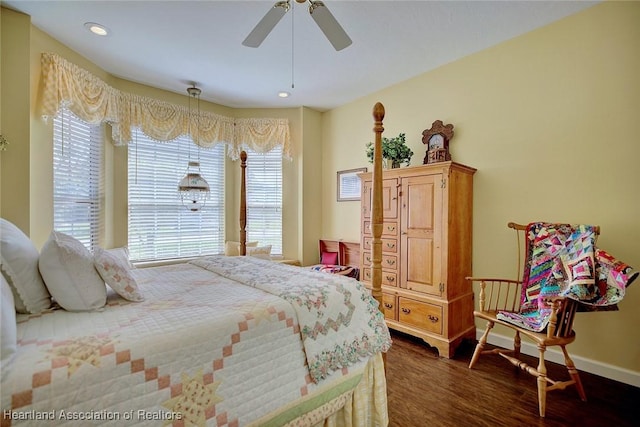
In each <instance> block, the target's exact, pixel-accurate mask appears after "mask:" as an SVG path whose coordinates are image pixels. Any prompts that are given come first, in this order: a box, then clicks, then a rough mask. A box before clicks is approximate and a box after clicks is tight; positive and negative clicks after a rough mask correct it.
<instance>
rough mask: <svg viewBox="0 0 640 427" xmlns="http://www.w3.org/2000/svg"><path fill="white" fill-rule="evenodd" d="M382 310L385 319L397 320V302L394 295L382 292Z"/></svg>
mask: <svg viewBox="0 0 640 427" xmlns="http://www.w3.org/2000/svg"><path fill="white" fill-rule="evenodd" d="M382 311H383V312H384V318H385V319H390V320H398V304H396V297H395V295H392V294H387V293H385V292H383V293H382Z"/></svg>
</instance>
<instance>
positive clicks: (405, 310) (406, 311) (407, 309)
mask: <svg viewBox="0 0 640 427" xmlns="http://www.w3.org/2000/svg"><path fill="white" fill-rule="evenodd" d="M402 312H403V313H404V314H409V313H411V309H409V308H403V309H402Z"/></svg>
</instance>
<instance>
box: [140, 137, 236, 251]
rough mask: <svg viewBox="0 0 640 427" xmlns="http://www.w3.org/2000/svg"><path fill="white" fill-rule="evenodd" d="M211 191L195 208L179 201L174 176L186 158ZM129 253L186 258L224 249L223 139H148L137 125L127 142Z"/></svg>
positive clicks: (181, 171)
mask: <svg viewBox="0 0 640 427" xmlns="http://www.w3.org/2000/svg"><path fill="white" fill-rule="evenodd" d="M198 158H199V159H200V172H201V174H202V176H203V177H204V178H205V179H206V180H207V182H208V184H209V187H210V189H211V193H210V195H209V199H208V200H207V202H206V204H205V206H204V207H203V208H202V209H201V210H200V211H198V212H192V211H189V210H187V209H186V208H185V207H184V206H183V205H182V203H181V201H180V196H179V194H178V182H179V181H180V179H181V178H182V177H183V176H184V175H185V172H186V170H187V164H188V162H189V159H191V160H192V161H196V160H198ZM128 159H129V160H128V163H129V172H128V179H129V184H128V193H129V194H128V197H129V222H128V228H129V239H128V245H129V253H130V256H131V259H132V260H134V261H150V260H163V259H174V258H187V257H194V256H201V255H207V254H214V253H222V252H224V145H222V144H218V145H216V146H214V147H213V148H211V149H204V148H200V149H198V147H197V146H196V145H195V144H194V143H193V141H192V140H191V138H190V137H187V136H181V137H179V138H177V139H176V140H174V141H171V142H158V141H155V140H152V139H151V138H149V137H148V136H146V135H145V134H144V133H142V132H141V131H140V130H139V129H135V130H134V134H133V141H132V142H131V143H130V144H129V155H128Z"/></svg>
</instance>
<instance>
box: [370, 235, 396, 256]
mask: <svg viewBox="0 0 640 427" xmlns="http://www.w3.org/2000/svg"><path fill="white" fill-rule="evenodd" d="M380 240H382V252H391V253H396V252H398V246H399V245H398V241H397V240H396V239H380ZM362 249H363V250H365V251H371V250H372V249H373V237H365V238H364V241H363V244H362Z"/></svg>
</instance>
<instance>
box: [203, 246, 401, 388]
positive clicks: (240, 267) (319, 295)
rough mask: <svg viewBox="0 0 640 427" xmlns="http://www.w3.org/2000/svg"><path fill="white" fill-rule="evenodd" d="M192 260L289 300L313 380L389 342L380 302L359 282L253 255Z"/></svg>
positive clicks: (380, 348)
mask: <svg viewBox="0 0 640 427" xmlns="http://www.w3.org/2000/svg"><path fill="white" fill-rule="evenodd" d="M247 263H249V264H251V265H252V266H253V268H251V267H249V268H247V267H248V266H247ZM192 264H195V265H198V266H200V267H203V268H206V269H207V270H210V271H214V272H216V273H219V274H221V275H223V276H225V277H228V278H230V279H233V280H236V281H238V282H240V283H243V284H245V285H248V286H252V287H256V288H258V289H262V290H264V291H266V292H269V293H271V294H273V295H277V296H279V297H281V298H282V299H284V300H287V301H289V303H291V305H292V306H293V308H294V309H295V311H296V315H297V318H298V322H299V324H300V330H301V334H302V341H303V344H304V349H305V354H306V357H307V362H308V364H309V372H310V373H311V377H312V378H313V380H314V381H319V380H321V379H323V378H325V377H326V376H327V375H328V374H329V373H331V372H333V371H335V370H338V369H341V368H343V367H347V366H349V365H351V364H353V363H354V362H357V361H358V360H361V359H363V358H369V357H371V356H373V355H374V354H375V353H378V352H380V351H387V350H388V349H389V347H390V345H391V338H390V336H389V330H388V329H387V326H386V324H385V321H384V316H383V315H382V313H381V312H380V310H378V303H377V301H376V300H375V299H373V298H372V297H371V294H370V293H369V291H368V290H367V289H366V288H365V287H364V285H363V284H362V283H360V282H358V281H355V280H351V279H348V278H345V277H342V276H335V275H329V274H318V273H317V272H313V271H308V270H306V269H300V268H296V267H291V266H289V265H285V264H279V263H273V262H271V261H267V260H262V259H259V258H254V257H247V258H240V257H231V258H228V257H222V256H214V257H206V258H200V259H198V260H195V261H192ZM261 267H262V268H261Z"/></svg>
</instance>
